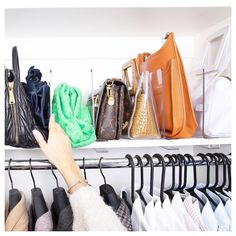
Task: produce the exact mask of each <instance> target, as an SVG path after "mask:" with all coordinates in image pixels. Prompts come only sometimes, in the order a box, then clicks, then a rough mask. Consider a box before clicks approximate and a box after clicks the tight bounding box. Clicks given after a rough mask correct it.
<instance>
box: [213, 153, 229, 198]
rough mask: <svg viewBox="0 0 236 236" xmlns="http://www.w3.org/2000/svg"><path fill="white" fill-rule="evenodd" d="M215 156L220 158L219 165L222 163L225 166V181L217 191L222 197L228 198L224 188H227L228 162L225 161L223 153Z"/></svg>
mask: <svg viewBox="0 0 236 236" xmlns="http://www.w3.org/2000/svg"><path fill="white" fill-rule="evenodd" d="M214 155H215V156H216V157H218V161H219V164H220V162H221V161H222V164H223V181H222V184H221V185H218V186H217V187H216V188H215V190H216V191H217V192H219V193H221V194H222V195H224V196H226V197H228V195H227V194H225V192H224V188H225V187H226V178H227V177H226V175H227V174H226V171H227V170H226V165H227V160H226V159H225V157H224V156H223V155H222V153H214Z"/></svg>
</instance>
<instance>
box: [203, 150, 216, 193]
mask: <svg viewBox="0 0 236 236" xmlns="http://www.w3.org/2000/svg"><path fill="white" fill-rule="evenodd" d="M206 156H208V157H209V158H210V162H209V164H211V163H214V166H215V183H214V184H213V185H211V186H210V187H208V189H210V190H211V191H213V192H215V190H216V187H217V186H218V183H219V166H218V159H217V158H216V157H215V155H214V154H212V153H207V154H206Z"/></svg>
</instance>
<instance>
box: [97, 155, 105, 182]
mask: <svg viewBox="0 0 236 236" xmlns="http://www.w3.org/2000/svg"><path fill="white" fill-rule="evenodd" d="M102 159H103V157H101V158H100V159H99V169H100V173H101V175H102V177H103V179H104V184H107V181H106V177H105V175H104V174H103V172H102V165H101V164H102Z"/></svg>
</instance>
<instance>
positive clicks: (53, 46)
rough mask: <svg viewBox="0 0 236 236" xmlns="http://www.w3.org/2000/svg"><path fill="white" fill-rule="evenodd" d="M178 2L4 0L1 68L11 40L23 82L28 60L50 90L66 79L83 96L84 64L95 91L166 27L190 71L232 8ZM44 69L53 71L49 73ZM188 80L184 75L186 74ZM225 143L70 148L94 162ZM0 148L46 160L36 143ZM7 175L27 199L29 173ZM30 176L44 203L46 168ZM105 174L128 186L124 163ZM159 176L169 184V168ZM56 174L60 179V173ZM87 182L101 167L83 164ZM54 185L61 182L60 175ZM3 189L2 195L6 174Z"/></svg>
mask: <svg viewBox="0 0 236 236" xmlns="http://www.w3.org/2000/svg"><path fill="white" fill-rule="evenodd" d="M180 1H181V4H180V3H179V2H180ZM180 1H176V0H159V1H155V6H154V5H152V6H151V5H148V3H145V4H143V3H141V1H139V0H137V1H135V5H136V3H137V7H135V6H133V5H134V4H133V3H132V4H131V3H128V2H129V1H125V0H120V1H116V2H117V3H116V6H118V8H112V5H111V4H110V2H112V1H103V2H104V4H103V5H99V3H98V1H96V0H94V1H93V2H94V5H93V7H91V6H90V7H88V6H89V4H88V2H90V3H91V2H92V1H91V0H88V1H79V0H71V1H65V0H63V1H60V2H59V1H57V3H55V1H52V0H48V1H37V0H36V1H34V2H37V3H36V5H34V4H33V1H30V0H26V1H23V2H24V3H17V4H16V5H14V6H13V5H12V4H11V0H9V1H7V3H6V8H5V48H4V49H5V50H4V51H5V52H4V53H5V54H4V58H5V63H6V66H9V67H10V66H11V47H12V46H14V45H17V47H18V51H19V58H20V63H21V64H20V68H21V79H22V81H23V80H24V78H25V75H26V73H27V70H28V68H29V66H31V65H35V66H36V67H37V68H39V69H40V70H41V72H42V74H43V78H44V79H45V80H48V79H49V78H51V79H50V82H51V88H52V89H51V91H53V89H54V88H55V87H56V86H57V85H58V84H59V83H61V82H67V83H68V84H70V85H73V86H77V87H79V88H80V89H81V91H82V93H83V94H85V95H86V96H87V94H86V93H87V92H88V91H90V89H91V85H90V82H89V81H90V79H91V74H90V70H91V69H93V72H94V76H93V77H94V84H93V85H94V89H96V88H98V86H99V85H101V84H102V83H103V81H104V80H105V79H107V78H120V77H121V67H122V65H123V64H124V63H125V62H126V61H127V60H129V59H130V58H132V57H136V56H137V54H138V53H141V52H145V51H146V52H147V51H148V52H151V53H153V52H155V51H157V50H158V49H159V48H160V47H161V46H162V38H163V36H164V35H165V33H166V32H167V31H172V32H174V33H175V36H176V41H177V44H178V48H179V50H180V52H181V55H182V58H183V62H184V65H185V69H186V72H187V74H189V73H190V72H192V71H193V70H195V69H196V68H195V64H197V63H198V59H199V58H201V56H200V57H199V55H197V53H198V51H200V52H202V45H204V39H205V38H207V37H208V34H211V33H212V32H214V31H215V30H217V29H218V28H220V27H222V26H224V25H225V24H226V23H227V24H228V23H229V22H230V17H231V9H230V7H228V6H227V5H226V4H223V1H217V0H215V1H212V3H208V1H204V0H195V5H194V7H192V6H190V4H189V3H188V2H190V1H184V0H183V1H182V0H180ZM99 2H100V1H99ZM105 2H106V3H105ZM118 2H119V3H118ZM130 2H131V1H130ZM132 2H133V1H132ZM146 2H148V1H146ZM153 2H154V1H153ZM184 2H185V3H184ZM191 2H194V0H192V1H191ZM90 5H91V4H90ZM35 6H37V7H38V8H37V7H35ZM169 6H172V7H169ZM150 22H151V23H150ZM199 49H200V50H199ZM74 69H76V73H75V70H74ZM50 70H52V77H50V74H49V71H50ZM188 79H189V80H191V78H190V76H189V77H188ZM196 135H197V134H196ZM232 142H233V141H232V139H231V138H211V139H206V138H201V137H193V138H187V139H171V140H168V139H145V140H130V139H120V140H112V141H101V142H95V143H93V144H91V145H88V146H85V147H82V148H76V149H74V150H73V154H75V155H74V156H75V157H76V158H82V157H85V158H88V159H89V158H91V159H92V160H93V161H97V160H98V159H99V158H100V157H101V156H104V158H106V157H107V159H109V157H110V158H120V157H124V156H125V154H127V153H130V154H131V152H132V155H133V154H134V155H135V154H140V155H143V154H144V153H150V154H151V153H152V154H153V153H155V152H158V153H159V152H160V154H163V155H164V154H167V153H170V154H173V153H177V152H178V153H186V152H188V153H191V154H192V155H195V154H197V153H199V152H201V151H203V152H208V151H209V150H207V149H206V148H212V149H211V150H210V151H212V152H215V151H217V152H218V151H219V152H220V151H222V152H225V153H230V152H231V144H232ZM175 147H177V148H175ZM103 149H104V150H105V151H107V152H105V151H104V150H103ZM177 149H178V150H177ZM4 151H5V160H9V159H10V158H13V159H15V160H20V159H29V158H32V160H37V159H40V160H41V159H42V158H45V156H44V155H42V152H41V150H40V149H39V148H35V149H22V148H14V147H11V146H4ZM103 151H104V153H102V152H103ZM101 153H102V154H101ZM169 169H170V168H169ZM199 169H200V171H201V174H199V178H200V180H202V181H204V180H205V174H204V173H205V169H204V168H201V167H199ZM146 170H147V168H146ZM137 172H139V171H137ZM137 172H136V174H137ZM6 174H7V173H6ZM12 174H13V175H14V176H13V177H14V185H15V186H17V187H18V188H19V189H24V191H26V196H27V198H30V194H31V193H30V186H31V185H32V183H31V179H30V176H29V175H30V174H29V171H28V170H25V171H18V172H17V171H13V172H12ZM159 174H160V172H158V171H156V172H155V177H156V178H157V179H159ZM188 174H189V175H190V174H191V173H190V172H189V173H188ZM34 175H35V179H36V181H37V185H38V186H40V187H42V188H43V191H44V193H45V198H46V199H47V202H50V201H51V190H52V188H53V187H54V182H53V181H51V180H52V176H51V173H50V171H44V170H40V171H35V172H34ZM105 175H106V178H107V179H108V180H109V182H110V183H111V184H112V185H113V186H114V187H115V189H116V190H119V189H120V188H121V187H122V186H125V185H127V186H129V185H130V170H129V168H123V169H106V170H105ZM166 176H167V177H166V183H169V182H170V180H171V176H170V175H169V173H168V171H167V175H166ZM58 177H59V178H61V177H60V175H59V174H58ZM190 178H191V175H190ZM145 179H146V180H148V179H149V172H145ZM88 180H89V182H90V183H91V184H92V185H93V186H99V185H100V184H101V181H102V179H101V175H100V172H99V171H98V170H88ZM45 183H46V184H45ZM60 184H61V185H62V186H63V184H64V182H63V180H62V179H60ZM64 186H65V185H64ZM5 189H6V191H5V192H6V193H5V195H6V199H7V192H8V189H9V181H8V179H7V175H6V184H5Z"/></svg>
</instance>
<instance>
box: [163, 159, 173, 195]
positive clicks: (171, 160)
mask: <svg viewBox="0 0 236 236" xmlns="http://www.w3.org/2000/svg"><path fill="white" fill-rule="evenodd" d="M165 157H167V158H168V159H169V162H168V164H167V165H171V166H172V183H171V187H170V188H169V189H167V190H166V191H165V193H166V194H167V195H168V196H169V198H171V197H172V196H173V193H172V191H173V190H174V188H175V160H174V159H173V157H172V156H171V155H169V154H166V155H165Z"/></svg>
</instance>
